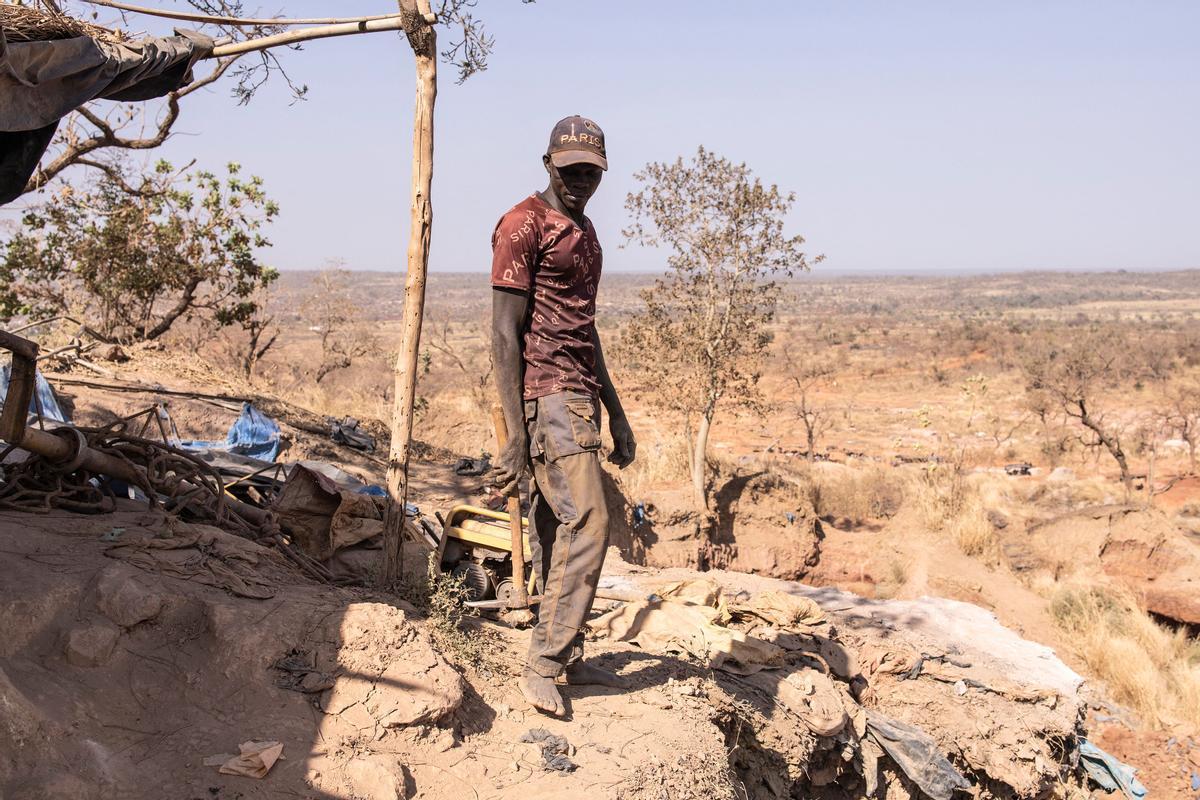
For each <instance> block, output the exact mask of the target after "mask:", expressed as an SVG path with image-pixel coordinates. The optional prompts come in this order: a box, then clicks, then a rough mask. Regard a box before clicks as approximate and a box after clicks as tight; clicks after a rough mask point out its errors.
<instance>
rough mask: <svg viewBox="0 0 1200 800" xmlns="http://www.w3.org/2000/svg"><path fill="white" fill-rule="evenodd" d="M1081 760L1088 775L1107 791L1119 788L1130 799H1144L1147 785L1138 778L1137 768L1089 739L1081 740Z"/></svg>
mask: <svg viewBox="0 0 1200 800" xmlns="http://www.w3.org/2000/svg"><path fill="white" fill-rule="evenodd" d="M1079 760H1080V763H1082V764H1083V768H1084V770H1085V771H1086V772H1087V774H1088V777H1089V778H1091V779H1092V780H1093V781H1095V782H1096V785H1097V786H1099V787H1100V788H1101V789H1103V790H1105V791H1106V792H1115V791H1117V790H1118V789H1120V790H1121V793H1122V794H1124V795H1125V796H1126V797H1128V798H1129V800H1142V798H1143V797H1145V796H1146V787H1145V786H1143V785H1142V782H1141V781H1139V780H1138V779H1137V776H1136V774H1135V773H1136V772H1137V770H1136V769H1134V768H1133V767H1131V766H1129V765H1128V764H1124V763H1122V762H1120V761H1118V760H1117V759H1115V758H1113V757H1112V756H1111V755H1109V754H1108V753H1106V752H1104V751H1103V750H1101V749H1100V748H1099V747H1096V745H1094V744H1092V743H1091V742H1089V741H1088V740H1087V739H1080V740H1079Z"/></svg>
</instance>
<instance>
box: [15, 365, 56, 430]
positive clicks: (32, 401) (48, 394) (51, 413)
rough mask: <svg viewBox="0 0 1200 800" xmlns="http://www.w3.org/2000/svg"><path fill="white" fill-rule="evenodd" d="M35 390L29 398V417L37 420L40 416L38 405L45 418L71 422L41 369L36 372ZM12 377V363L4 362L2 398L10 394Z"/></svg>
mask: <svg viewBox="0 0 1200 800" xmlns="http://www.w3.org/2000/svg"><path fill="white" fill-rule="evenodd" d="M34 374H35V376H36V377H35V379H34V391H33V396H32V397H30V398H29V419H31V420H36V419H37V418H38V407H39V406H40V407H41V416H42V419H44V420H53V421H54V422H70V420H68V419H67V415H66V414H65V413H63V410H62V406H60V405H59V404H58V398H57V397H55V396H54V389H53V388H52V387H51V386H50V383H49V381H47V380H46V378H45V377H44V376H43V375H42V372H41V370H36V371H35V372H34ZM11 377H12V365H11V364H4V365H2V366H0V398H3V397H5V396H6V395H7V394H8V382H9V380H10V378H11Z"/></svg>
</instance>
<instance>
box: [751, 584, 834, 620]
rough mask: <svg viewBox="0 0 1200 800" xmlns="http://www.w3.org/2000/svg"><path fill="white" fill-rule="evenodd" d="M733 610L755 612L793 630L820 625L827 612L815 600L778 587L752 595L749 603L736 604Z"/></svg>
mask: <svg viewBox="0 0 1200 800" xmlns="http://www.w3.org/2000/svg"><path fill="white" fill-rule="evenodd" d="M733 610H734V611H735V612H736V613H739V614H753V615H754V616H756V617H758V618H759V619H762V620H765V621H767V622H769V623H771V624H772V625H777V626H779V627H781V628H790V629H793V630H795V629H796V628H798V627H808V626H812V625H820V624H821V623H822V622H824V621H825V612H824V611H822V610H821V607H820V606H819V605H817V604H816V602H815V601H813V600H811V599H809V598H807V597H798V596H796V595H794V594H787V593H786V592H781V591H779V590H777V589H775V590H772V591H769V592H760V593H759V594H756V595H754V596H753V597H751V598H750V601H749V602H748V603H744V604H738V605H736V606H734V607H733Z"/></svg>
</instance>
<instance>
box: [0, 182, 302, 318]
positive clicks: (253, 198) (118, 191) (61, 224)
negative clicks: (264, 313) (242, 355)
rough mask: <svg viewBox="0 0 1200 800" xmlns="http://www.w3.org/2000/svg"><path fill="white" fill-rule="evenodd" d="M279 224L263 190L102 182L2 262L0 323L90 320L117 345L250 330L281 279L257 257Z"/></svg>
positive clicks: (250, 185)
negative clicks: (179, 330) (188, 324)
mask: <svg viewBox="0 0 1200 800" xmlns="http://www.w3.org/2000/svg"><path fill="white" fill-rule="evenodd" d="M278 213H279V208H278V206H277V205H276V204H275V203H274V201H272V200H270V199H269V198H268V197H267V196H266V194H265V192H264V191H263V185H262V180H261V179H260V178H257V177H251V178H249V179H245V178H243V177H242V175H241V167H240V166H239V165H238V164H236V163H231V164H229V165H228V167H227V171H226V175H225V176H224V177H223V178H221V177H218V176H216V175H215V174H213V173H211V172H206V171H202V170H198V171H189V170H187V169H185V170H183V171H181V172H177V171H176V170H175V169H174V168H173V167H172V166H171V165H170V164H169V163H168V162H166V161H160V162H158V164H157V165H156V166H155V168H154V170H153V172H151V173H149V174H146V175H142V176H141V177H140V178H139V179H138V181H137V184H136V185H131V184H130V183H129V182H128V181H127V180H126V179H125V177H124V175H123V174H122V173H120V172H111V173H110V172H107V171H106V172H103V173H101V175H100V177H99V179H98V181H97V182H96V183H95V184H94V185H93V186H91V187H89V188H88V189H86V190H78V189H76V188H75V187H72V186H66V187H64V188H63V189H62V190H61V191H59V192H57V193H55V194H54V195H53V196H52V197H51V198H50V200H49V201H47V202H46V203H45V204H44V205H41V206H38V207H36V208H33V209H31V210H30V211H29V212H28V213H26V214H25V216H24V219H23V225H22V228H21V229H20V230H19V231H18V232H17V233H16V234H15V235H13V236H12V237H11V238H10V239H9V240H8V241H7V242H6V243H5V246H4V251H3V261H0V285H2V286H4V289H3V290H0V316H2V317H5V318H7V317H12V316H15V315H19V314H26V315H33V316H53V315H56V314H64V313H70V314H74V315H79V316H82V318H83V319H84V321H85V322H86V323H87V324H88V325H89V327H91V329H92V332H93V333H94V334H95V335H96V336H98V337H99V338H101V339H104V340H107V341H122V342H136V341H146V340H152V339H157V338H159V337H160V336H162V335H163V334H164V333H166V332H167V331H168V330H170V329H171V327H172V325H174V324H175V323H176V322H178V321H179V320H181V319H191V318H194V317H195V318H200V319H202V320H203V321H205V322H209V323H212V324H214V325H215V326H216V327H225V326H229V325H243V326H245V325H248V324H249V323H250V322H251V320H253V319H254V318H255V316H256V315H257V314H258V313H259V311H260V309H259V299H258V297H259V295H260V290H261V289H263V288H265V287H267V286H269V285H270V284H271V283H273V282H274V281H275V279H276V278H277V277H278V276H279V273H278V272H277V271H276V270H274V269H271V268H270V267H268V266H266V265H264V264H263V263H262V262H261V261H260V260H259V258H258V256H257V251H259V250H261V249H263V248H266V247H270V245H271V243H270V241H268V240H267V239H266V237H265V236H263V233H262V230H263V228H264V227H265V226H266V225H267V224H268V223H269V222H270V221H271V220H272V219H274V218H275V216H276V215H277V214H278Z"/></svg>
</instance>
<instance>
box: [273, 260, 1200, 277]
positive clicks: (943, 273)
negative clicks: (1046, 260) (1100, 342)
mask: <svg viewBox="0 0 1200 800" xmlns="http://www.w3.org/2000/svg"><path fill="white" fill-rule="evenodd" d="M270 266H272V267H273V268H275V269H278V270H279V271H280V272H283V273H288V274H293V275H294V274H303V273H313V274H316V273H319V272H323V271H324V270H326V269H344V270H346V271H347V272H351V273H366V274H372V275H404V274H405V273H406V270H402V269H370V268H355V267H351V266H325V267H281V266H279V265H277V264H271V265H270ZM1185 272H1200V266H1196V267H1178V268H1167V269H1163V268H1159V267H1114V268H1110V269H1102V268H1101V269H1097V268H1093V267H1078V268H1074V267H1059V268H1051V267H1044V268H1043V267H1031V268H1028V269H1019V268H1018V269H1011V270H991V271H988V272H973V271H950V270H939V269H933V268H930V269H927V270H905V271H897V272H888V271H882V270H881V271H870V270H845V271H840V272H839V271H837V270H827V269H825V268H823V267H818V268H816V269H813V270H810V271H808V272H798V273H796V274H795V275H794V276H793V280H802V279H807V278H821V277H831V278H864V279H865V278H907V277H912V278H988V277H1002V276H1003V277H1014V276H1018V275H1101V274H1113V275H1120V274H1137V275H1169V274H1178V273H1185ZM666 273H667V271H666V270H665V269H661V270H651V269H632V270H606V271H605V273H604V274H605V275H622V276H638V275H645V276H657V275H665V274H666ZM429 274H430V275H487V274H488V271H487V270H486V269H440V268H435V267H433V266H430V268H429Z"/></svg>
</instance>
